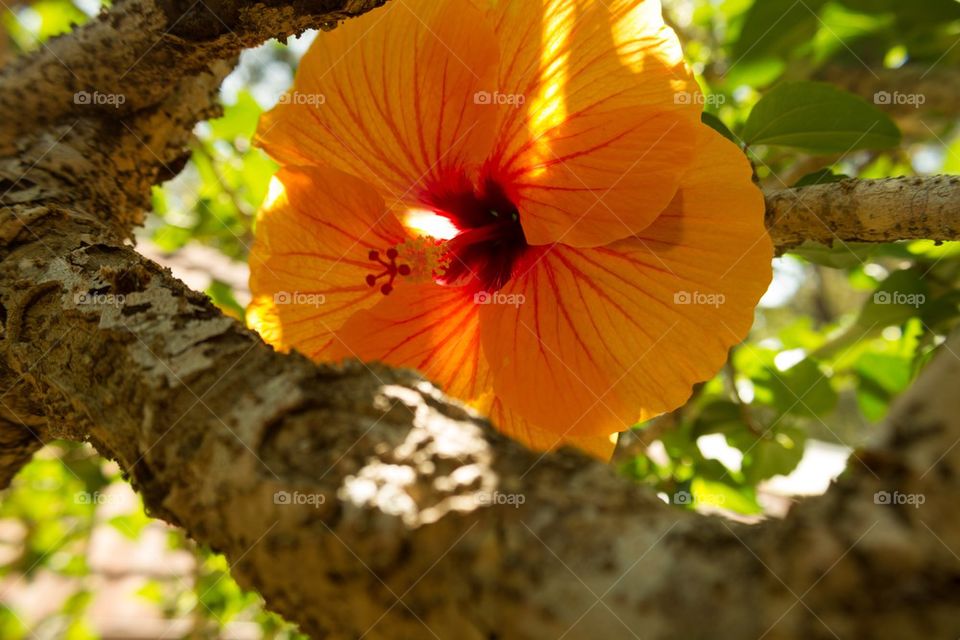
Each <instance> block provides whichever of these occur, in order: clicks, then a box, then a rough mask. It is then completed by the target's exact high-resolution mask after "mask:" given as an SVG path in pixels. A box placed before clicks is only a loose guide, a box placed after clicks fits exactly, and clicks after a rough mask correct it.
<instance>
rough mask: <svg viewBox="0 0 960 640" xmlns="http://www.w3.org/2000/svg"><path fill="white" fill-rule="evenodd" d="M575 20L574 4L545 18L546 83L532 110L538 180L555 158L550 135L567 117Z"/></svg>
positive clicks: (543, 74)
mask: <svg viewBox="0 0 960 640" xmlns="http://www.w3.org/2000/svg"><path fill="white" fill-rule="evenodd" d="M574 17H575V16H574V3H572V2H571V3H567V4H565V5H562V6H558V7H557V10H556V12H554V13H550V14H547V15H545V16H544V18H543V43H544V46H543V50H542V51H541V53H540V75H541V77H542V78H544V82H543V85H542V86H541V88H540V91H539V93H538V94H537V96H536V98H534V100H533V104H532V105H531V109H530V114H531V116H530V136H531V138H533V140H534V141H535V143H534V149H535V150H536V151H535V162H536V164H538V165H539V166H538V167H537V168H535V169H533V171H531V174H530V175H531V176H534V177H535V176H537V175H540V174H542V173H543V172H544V171H546V164H549V161H550V160H551V159H552V157H553V152H552V151H551V148H550V139H549V136H548V135H547V134H548V133H549V132H550V131H552V130H553V129H556V128H557V127H559V126H560V125H562V124H563V123H564V121H565V120H566V118H567V106H566V96H565V91H566V86H567V75H568V73H569V69H568V66H569V65H568V62H569V58H570V49H569V47H570V33H571V31H572V30H573V24H574Z"/></svg>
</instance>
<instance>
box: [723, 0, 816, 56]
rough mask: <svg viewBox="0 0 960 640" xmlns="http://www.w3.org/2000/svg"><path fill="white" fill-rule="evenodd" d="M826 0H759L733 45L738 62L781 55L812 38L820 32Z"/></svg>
mask: <svg viewBox="0 0 960 640" xmlns="http://www.w3.org/2000/svg"><path fill="white" fill-rule="evenodd" d="M824 1H825V0H804V1H803V2H797V1H796V0H756V1H755V2H754V3H753V6H751V7H750V10H749V11H747V15H746V17H745V18H744V21H743V27H742V28H741V29H740V37H739V38H738V39H737V41H736V43H734V45H733V57H734V59H735V61H736V62H735V64H736V63H737V62H741V61H743V60H754V59H757V58H764V57H781V56H782V54H783V53H784V52H786V51H791V50H793V49H794V48H796V47H800V46H802V45H803V44H805V43H807V42H809V41H810V39H811V38H813V35H814V34H815V33H816V32H817V27H818V25H819V20H818V18H817V12H818V11H819V10H820V7H821V6H822V5H823V4H824Z"/></svg>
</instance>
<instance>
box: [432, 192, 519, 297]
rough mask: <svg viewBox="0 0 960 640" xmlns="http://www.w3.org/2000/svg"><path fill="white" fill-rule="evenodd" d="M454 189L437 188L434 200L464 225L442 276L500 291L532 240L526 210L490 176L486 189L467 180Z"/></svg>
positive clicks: (439, 208)
mask: <svg viewBox="0 0 960 640" xmlns="http://www.w3.org/2000/svg"><path fill="white" fill-rule="evenodd" d="M458 182H459V183H460V184H459V185H458V186H457V187H456V188H454V189H449V190H440V191H439V192H434V193H431V194H430V196H429V198H428V200H429V202H430V205H431V206H432V207H433V208H434V209H435V210H436V211H437V213H438V214H439V215H441V216H443V217H446V218H448V219H449V220H450V222H452V223H453V225H454V226H456V228H457V229H459V233H458V234H457V235H456V236H454V237H453V238H451V239H450V240H448V241H447V243H446V251H447V256H448V258H449V262H448V263H447V266H446V268H445V269H444V272H443V273H442V274H441V275H440V278H439V281H440V282H441V283H442V284H451V285H452V284H456V285H466V286H470V287H473V288H475V289H476V290H477V291H487V292H495V291H498V290H499V289H500V288H501V287H502V286H503V285H504V284H506V283H507V281H508V280H510V278H511V276H512V275H513V272H514V269H515V267H516V263H517V260H518V259H519V258H520V257H521V256H522V255H523V254H524V253H525V252H526V250H527V247H528V246H529V245H528V244H527V240H526V238H525V237H524V234H523V227H522V226H521V225H520V212H519V211H518V210H517V207H516V206H515V205H514V204H513V202H511V201H510V199H509V198H508V197H507V195H506V194H505V193H504V191H503V189H502V188H501V187H500V185H499V184H497V183H496V182H495V181H493V180H489V179H488V180H485V181H484V182H483V185H482V187H481V188H480V189H474V188H472V186H470V185H469V184H466V185H465V184H464V182H465V181H458Z"/></svg>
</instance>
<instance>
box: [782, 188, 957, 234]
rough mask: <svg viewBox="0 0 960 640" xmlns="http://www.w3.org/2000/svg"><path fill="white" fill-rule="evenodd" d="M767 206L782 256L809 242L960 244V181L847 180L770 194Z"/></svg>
mask: <svg viewBox="0 0 960 640" xmlns="http://www.w3.org/2000/svg"><path fill="white" fill-rule="evenodd" d="M766 201H767V228H768V229H769V231H770V235H771V236H772V237H773V242H774V245H775V246H776V247H777V251H778V252H780V253H783V252H784V251H787V250H789V249H791V248H793V247H795V246H797V245H799V244H802V243H803V242H806V241H814V242H820V243H823V244H827V245H830V244H833V243H834V242H837V241H840V242H895V241H897V240H919V239H929V240H943V241H947V240H958V239H960V176H934V177H930V178H887V179H883V180H845V181H843V182H837V183H831V184H823V185H816V186H810V187H801V188H799V189H783V190H779V191H770V192H767V194H766Z"/></svg>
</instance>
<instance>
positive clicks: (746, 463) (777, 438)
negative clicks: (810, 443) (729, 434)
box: [743, 427, 806, 484]
mask: <svg viewBox="0 0 960 640" xmlns="http://www.w3.org/2000/svg"><path fill="white" fill-rule="evenodd" d="M805 446H806V434H805V433H804V432H803V430H801V429H796V428H789V427H788V428H783V429H779V430H778V432H777V433H776V434H775V435H774V436H773V437H765V438H761V439H760V440H758V441H757V443H756V446H754V447H753V448H752V449H750V451H748V452H746V453H745V454H744V457H743V475H744V478H745V479H746V481H747V482H748V483H750V484H756V483H758V482H760V481H762V480H766V479H767V478H772V477H773V476H781V475H786V474H788V473H790V472H791V471H793V470H794V469H796V468H797V465H798V464H800V460H801V459H802V458H803V450H804V447H805Z"/></svg>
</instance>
